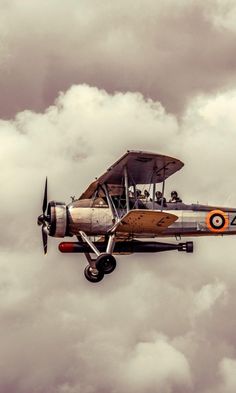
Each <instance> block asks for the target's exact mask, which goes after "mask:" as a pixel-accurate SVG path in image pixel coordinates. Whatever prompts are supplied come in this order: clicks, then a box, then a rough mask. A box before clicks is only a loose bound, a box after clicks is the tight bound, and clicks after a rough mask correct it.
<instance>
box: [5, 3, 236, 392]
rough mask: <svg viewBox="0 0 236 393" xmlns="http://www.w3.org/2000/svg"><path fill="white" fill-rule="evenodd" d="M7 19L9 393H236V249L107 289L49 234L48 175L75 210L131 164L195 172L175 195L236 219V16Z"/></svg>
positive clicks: (168, 10) (187, 13)
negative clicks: (45, 236)
mask: <svg viewBox="0 0 236 393" xmlns="http://www.w3.org/2000/svg"><path fill="white" fill-rule="evenodd" d="M0 7H1V12H0V15H1V16H0V19H1V27H0V33H1V40H0V51H1V63H0V68H1V74H0V88H1V105H0V113H1V118H2V120H1V121H0V135H1V144H0V164H1V171H0V180H1V185H2V187H1V205H2V211H1V228H2V230H1V239H0V253H1V254H0V255H1V258H0V267H1V275H0V291H1V296H0V348H1V359H0V391H2V392H7V393H13V392H14V393H15V392H17V393H32V392H33V393H45V392H47V393H108V392H109V393H111V392H112V393H118V392H119V393H126V392H131V393H133V392H135V393H136V392H137V393H143V392H145V393H146V392H147V393H149V392H150V393H153V392H157V391H158V392H159V391H160V392H162V393H172V392H174V393H180V392H181V393H184V392H188V393H189V392H193V393H199V392H201V393H211V392H215V393H233V392H235V390H236V379H235V375H236V351H235V329H236V326H235V319H234V311H235V306H236V305H235V298H236V278H235V277H236V274H235V273H236V267H235V266H236V265H235V252H234V251H235V239H234V237H229V238H208V239H207V238H202V239H197V240H195V253H194V254H193V255H191V254H184V253H177V252H170V253H163V254H159V255H158V254H156V255H153V256H152V255H148V256H146V255H137V256H136V255H135V256H122V257H119V258H117V259H118V267H117V269H116V270H115V272H114V273H113V274H112V275H110V276H109V277H106V278H105V279H104V280H103V281H102V282H101V283H99V284H97V285H92V284H90V283H89V282H87V281H86V280H85V278H84V276H83V270H84V267H85V266H86V260H85V258H84V257H83V256H79V255H63V254H60V253H59V252H58V251H57V244H58V241H57V240H56V239H53V238H50V239H49V253H48V255H47V257H44V256H43V251H42V244H41V238H40V229H39V228H38V227H37V225H36V218H37V216H38V214H40V211H41V204H42V196H43V187H44V181H45V176H46V175H47V176H48V178H49V198H50V199H55V200H59V201H65V202H67V203H68V202H69V201H70V196H73V195H76V196H79V195H80V194H81V193H82V192H83V190H84V189H85V188H86V187H87V186H88V184H89V183H90V182H91V181H92V180H93V179H94V177H95V176H98V175H100V174H102V173H103V172H104V170H106V168H107V167H108V166H110V165H111V164H112V163H113V162H114V161H115V160H116V159H117V158H119V156H120V155H122V154H123V153H124V152H125V151H126V150H127V149H141V150H147V151H149V150H150V151H154V152H160V153H163V154H169V155H173V156H176V157H178V158H179V159H181V160H183V161H184V162H185V165H186V166H185V167H184V168H183V170H181V171H180V172H178V173H177V174H175V175H174V176H173V177H172V178H170V180H169V182H168V184H167V189H166V193H167V195H168V194H169V193H170V191H171V190H172V189H177V190H178V191H179V193H180V195H181V197H182V198H183V200H184V201H186V202H187V203H188V202H189V203H191V202H197V201H200V202H202V203H209V204H216V205H217V204H218V205H225V206H226V205H228V206H236V182H235V176H234V169H235V151H236V138H235V129H236V119H235V102H236V86H235V64H234V62H235V50H234V48H235V26H234V20H233V18H232V15H235V12H236V11H235V9H234V4H233V3H230V2H222V1H219V2H218V1H215V2H213V1H208V2H204V3H203V2H201V1H198V2H195V1H181V2H178V3H177V2H175V1H165V2H157V3H156V2H152V1H150V3H149V5H148V6H147V3H144V1H136V2H135V7H134V6H133V3H132V2H129V1H126V2H123V1H120V2H119V4H118V3H117V5H116V4H111V3H110V2H107V1H103V2H96V1H94V2H88V1H87V2H83V1H72V0H70V1H68V2H67V3H66V4H63V5H62V4H58V2H56V1H53V0H51V1H50V2H46V1H41V2H38V1H36V0H35V1H34V0H33V1H32V0H31V1H26V0H25V1H21V2H20V3H19V2H17V1H3V0H2V1H1V2H0ZM59 90H62V91H63V93H60V94H58V91H59ZM116 90H118V91H120V92H118V93H114V92H115V91H116ZM8 117H11V118H10V119H8V120H6V118H8ZM4 119H5V120H4Z"/></svg>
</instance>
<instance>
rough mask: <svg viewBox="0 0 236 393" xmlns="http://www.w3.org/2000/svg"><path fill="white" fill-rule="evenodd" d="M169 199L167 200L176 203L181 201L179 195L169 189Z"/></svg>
mask: <svg viewBox="0 0 236 393" xmlns="http://www.w3.org/2000/svg"><path fill="white" fill-rule="evenodd" d="M170 195H171V199H170V200H169V202H170V203H177V202H182V199H181V198H180V197H179V195H178V193H177V191H171V194H170Z"/></svg>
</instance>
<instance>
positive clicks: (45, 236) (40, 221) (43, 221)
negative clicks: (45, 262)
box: [38, 177, 49, 255]
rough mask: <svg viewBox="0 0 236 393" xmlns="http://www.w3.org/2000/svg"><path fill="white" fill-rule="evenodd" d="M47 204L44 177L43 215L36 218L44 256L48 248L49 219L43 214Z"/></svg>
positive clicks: (46, 182)
mask: <svg viewBox="0 0 236 393" xmlns="http://www.w3.org/2000/svg"><path fill="white" fill-rule="evenodd" d="M47 204H48V179H47V177H46V181H45V187H44V196H43V205H42V211H43V213H42V214H40V216H38V225H40V226H42V239H43V250H44V255H46V254H47V248H48V222H49V218H48V216H47V215H46V214H45V212H46V209H47Z"/></svg>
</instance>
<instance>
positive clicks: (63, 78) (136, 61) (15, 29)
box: [0, 0, 236, 118]
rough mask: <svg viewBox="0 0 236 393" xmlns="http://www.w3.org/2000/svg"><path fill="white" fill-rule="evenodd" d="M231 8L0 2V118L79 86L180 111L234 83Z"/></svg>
mask: <svg viewBox="0 0 236 393" xmlns="http://www.w3.org/2000/svg"><path fill="white" fill-rule="evenodd" d="M235 13H236V11H235V4H234V2H229V1H210V0H209V1H205V0H204V1H203V0H200V1H193V0H192V1H191V0H188V1H186V0H182V1H176V0H168V1H154V0H150V1H149V2H148V3H147V2H146V1H144V0H137V1H135V3H134V2H133V1H130V0H120V1H119V2H117V3H116V2H110V1H109V0H103V1H87V0H86V1H85V0H80V1H78V0H77V1H75V0H68V1H66V2H62V1H57V0H50V1H45V0H43V1H38V0H30V1H29V0H22V1H20V2H19V1H18V0H11V1H7V0H6V1H4V0H1V2H0V22H1V23H0V37H1V39H0V53H1V61H0V68H1V74H0V89H1V98H0V115H1V116H3V117H5V118H7V117H10V116H12V115H14V114H15V113H16V112H18V111H20V110H24V109H26V108H29V109H34V110H36V111H38V110H43V109H45V108H46V107H48V106H49V105H51V103H52V101H53V100H54V99H55V96H56V95H57V94H58V91H60V90H66V89H68V88H69V87H70V86H71V85H72V84H74V83H88V84H90V85H95V86H97V87H99V88H105V89H106V90H107V91H108V92H110V93H112V92H114V91H117V90H118V91H123V92H126V91H134V92H136V91H138V92H142V93H143V94H144V95H145V96H146V97H151V98H153V99H155V100H158V101H160V102H161V103H162V104H163V105H164V106H165V108H166V109H167V110H168V111H170V112H173V113H181V112H182V111H183V109H184V106H185V104H186V102H188V100H189V99H191V97H192V96H193V95H195V94H198V93H199V92H213V93H214V92H216V91H217V90H222V89H225V87H231V86H232V85H233V86H235V82H236V79H235V65H236V55H235V39H236V31H235V18H234V15H235Z"/></svg>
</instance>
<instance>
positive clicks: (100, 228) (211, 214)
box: [59, 202, 236, 238]
mask: <svg viewBox="0 0 236 393" xmlns="http://www.w3.org/2000/svg"><path fill="white" fill-rule="evenodd" d="M145 207H146V208H147V209H153V204H152V202H147V203H146V204H145ZM154 207H155V209H154V210H157V211H158V210H160V209H161V207H160V206H159V205H158V204H157V203H155V206H154ZM67 211H68V218H67V219H68V223H67V233H68V234H70V235H79V231H84V232H86V233H87V234H88V235H89V236H93V235H94V236H96V235H104V234H105V233H107V232H108V231H109V229H111V228H112V227H113V225H114V217H113V214H112V211H111V209H110V208H109V207H108V206H107V205H101V206H99V207H96V206H94V207H93V206H91V207H82V206H77V205H76V203H72V204H70V205H69V206H68V209H67ZM163 211H164V212H166V213H172V214H175V215H176V216H177V217H178V219H177V221H176V222H174V223H173V224H172V225H170V226H169V227H168V228H166V229H165V230H163V231H161V232H160V231H157V234H156V235H153V234H151V235H150V237H168V236H204V235H211V236H215V235H233V234H236V209H233V208H225V207H218V206H207V205H199V204H195V205H194V204H192V205H185V204H183V203H168V204H167V206H166V207H164V209H163ZM124 212H125V211H124V210H120V211H118V213H119V214H120V216H122V215H123V214H124ZM133 236H134V237H143V238H144V237H149V234H148V233H142V234H141V235H140V234H135V233H134V234H133ZM59 237H62V236H59Z"/></svg>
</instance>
